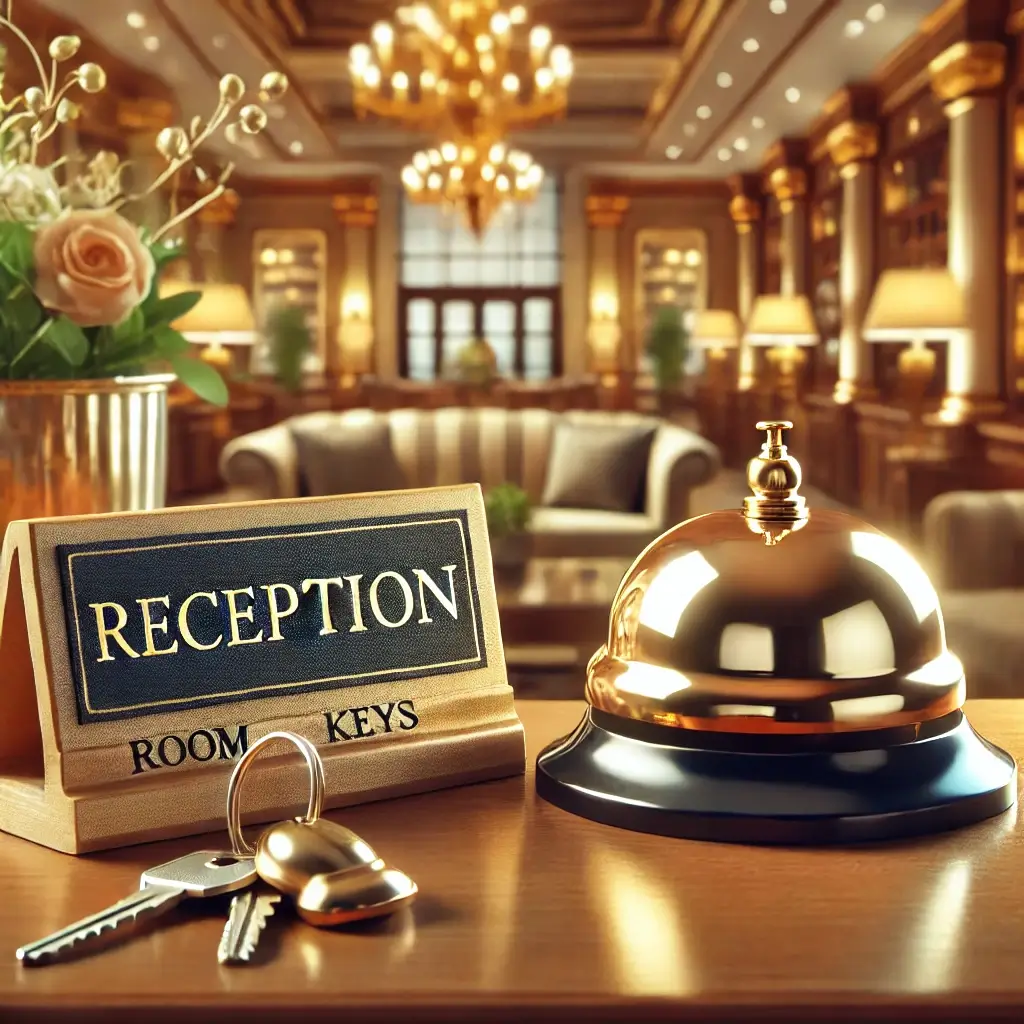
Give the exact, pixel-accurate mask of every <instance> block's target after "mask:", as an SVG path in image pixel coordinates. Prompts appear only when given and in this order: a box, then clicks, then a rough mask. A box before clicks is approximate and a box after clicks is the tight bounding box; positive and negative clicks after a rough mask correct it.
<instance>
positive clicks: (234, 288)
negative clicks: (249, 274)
mask: <svg viewBox="0 0 1024 1024" xmlns="http://www.w3.org/2000/svg"><path fill="white" fill-rule="evenodd" d="M182 292H202V296H203V297H202V298H201V299H200V300H199V302H198V303H196V305H195V306H194V307H193V308H192V309H191V310H189V312H187V313H186V314H185V315H184V316H182V317H179V318H178V319H177V320H175V321H174V323H173V324H172V325H171V326H172V327H173V328H174V329H175V330H176V331H180V332H181V333H182V334H183V335H184V336H185V337H186V338H188V340H189V341H192V342H196V343H198V344H205V345H252V344H254V343H255V341H256V318H255V317H254V316H253V312H252V306H251V305H250V304H249V296H248V295H246V293H245V289H244V288H243V287H242V286H241V285H238V284H220V283H217V282H212V281H203V282H193V281H167V282H165V283H164V284H162V285H161V286H160V295H161V297H162V298H168V297H170V296H172V295H180V294H181V293H182Z"/></svg>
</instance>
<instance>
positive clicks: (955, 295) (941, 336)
mask: <svg viewBox="0 0 1024 1024" xmlns="http://www.w3.org/2000/svg"><path fill="white" fill-rule="evenodd" d="M966 326H967V310H966V307H965V304H964V293H963V289H962V288H961V287H960V284H959V283H958V282H957V280H956V278H955V277H953V275H952V274H951V273H950V272H949V270H947V269H946V268H945V267H911V268H906V269H902V270H887V271H885V273H884V274H882V276H881V277H880V278H879V279H878V284H877V285H876V287H875V294H874V295H872V297H871V305H870V306H869V307H868V315H867V317H866V318H865V319H864V328H863V334H864V337H865V338H866V339H867V340H868V341H917V342H921V341H944V340H945V339H947V338H948V337H949V335H950V334H951V333H952V332H954V331H959V330H963V328H965V327H966Z"/></svg>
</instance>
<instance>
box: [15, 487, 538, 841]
mask: <svg viewBox="0 0 1024 1024" xmlns="http://www.w3.org/2000/svg"><path fill="white" fill-rule="evenodd" d="M430 531H434V532H433V533H431V532H430ZM459 538H461V547H460V546H459V544H460V541H459ZM449 541H450V542H451V543H450V544H449ZM413 542H414V543H413ZM414 549H415V550H416V551H418V552H420V553H419V554H416V555H415V556H413V555H410V556H409V558H404V555H403V552H406V551H407V550H408V551H412V550H414ZM423 552H427V553H428V554H429V553H431V552H434V553H436V555H437V560H438V564H436V565H425V567H424V566H421V565H419V564H417V560H418V561H419V562H424V563H425V562H426V561H427V555H425V554H423ZM334 555H337V557H338V558H339V559H340V560H341V561H344V562H345V564H344V565H342V566H340V567H339V568H338V570H337V572H336V573H335V572H334V570H333V568H332V570H331V574H332V575H336V579H335V580H333V581H331V582H333V583H338V584H339V586H337V587H328V586H327V582H328V581H326V580H323V581H322V583H323V585H322V586H320V585H319V584H318V581H317V580H316V579H315V578H314V577H317V575H318V574H319V577H321V578H322V577H324V576H325V575H326V573H325V572H324V570H323V566H324V565H325V564H327V562H330V560H331V558H332V557H333V556H334ZM161 559H163V561H161ZM304 559H308V560H309V562H310V564H309V565H305V564H303V561H304ZM325 559H326V561H325ZM375 559H376V563H374V560H375ZM388 559H391V561H388ZM133 560H134V561H133ZM360 560H362V562H366V564H367V565H369V567H370V568H369V570H367V571H366V572H365V574H364V573H363V570H364V569H365V566H364V565H363V564H362V563H360V564H356V562H358V561H360ZM440 562H444V565H440ZM374 564H376V568H374ZM385 565H386V566H388V568H381V567H382V566H385ZM168 566H170V568H169V569H168V568H167V567H168ZM69 569H70V572H69ZM285 569H287V570H288V571H290V572H291V576H289V577H288V579H289V580H292V582H289V583H284V582H282V583H276V582H266V581H267V580H274V579H276V577H274V576H273V575H272V574H273V573H274V572H277V573H278V575H279V576H281V575H282V574H283V573H285ZM147 573H148V576H147ZM268 573H270V574H271V575H267V574H268ZM261 574H262V576H261ZM375 574H376V575H375ZM364 575H365V578H364ZM304 577H305V579H304ZM399 577H403V578H404V580H405V582H403V579H400V578H399ZM342 579H345V580H348V581H350V583H349V586H350V587H351V589H352V594H351V595H350V598H349V599H350V600H351V602H352V604H351V607H349V612H350V613H351V612H353V611H354V613H355V619H354V620H353V621H352V622H351V623H349V624H348V628H347V629H345V628H343V624H342V623H341V622H340V621H339V622H336V621H334V620H333V619H332V621H330V622H328V616H329V613H330V609H329V608H328V606H327V603H326V602H327V597H326V596H325V595H327V593H328V591H330V593H331V594H332V595H333V594H334V593H335V591H337V592H338V595H339V596H338V597H337V600H341V596H340V595H341V594H342V592H343V588H342V587H341V586H340V583H341V580H342ZM299 581H302V584H309V585H308V586H306V588H305V590H303V589H302V585H301V584H300V582H299ZM351 581H356V582H351ZM417 585H418V586H417ZM133 587H134V588H137V589H138V593H135V592H133V589H132V588H133ZM147 587H148V590H147ZM274 587H277V588H278V589H277V590H274V589H273V588H274ZM359 587H362V588H363V589H362V590H358V588H359ZM246 588H249V589H252V592H253V593H254V594H256V596H257V597H260V596H261V593H262V594H266V595H268V598H267V600H268V601H269V602H270V603H269V605H267V607H269V609H270V611H269V614H270V617H269V619H268V618H267V617H266V611H267V608H266V607H265V608H264V610H263V612H262V613H261V612H259V611H258V610H256V611H255V612H254V610H253V609H255V608H256V603H255V602H252V603H250V605H249V607H248V609H245V608H244V607H243V603H244V602H245V601H247V598H246V597H244V596H243V597H242V598H238V597H237V595H238V594H243V595H245V594H248V592H249V591H248V590H247V589H246ZM370 589H372V590H373V593H372V595H371V596H372V603H371V602H369V601H368V599H367V593H369V590H370ZM107 591H109V594H107ZM229 591H230V592H231V593H233V594H235V595H236V597H233V598H224V597H222V596H221V595H227V594H228V593H229ZM101 592H102V594H103V595H105V596H104V597H103V599H102V600H99V599H94V598H95V594H100V593H101ZM90 594H93V599H91V598H90ZM183 594H189V595H193V596H194V600H193V601H192V602H191V603H189V602H187V601H186V602H183V601H182V600H181V595H183ZM293 594H295V595H299V597H298V598H297V600H296V601H295V602H292V601H291V600H290V598H291V596H292V595H293ZM176 595H177V596H176ZM195 595H198V596H195ZM108 598H109V599H108ZM321 598H322V599H323V600H322V601H321V602H320V604H317V601H319V600H320V599H321ZM385 598H387V600H385ZM331 600H332V601H334V600H335V597H334V596H332V597H331ZM300 601H301V604H300V603H299V602H300ZM360 601H362V604H360ZM387 601H390V602H391V604H387ZM133 602H137V604H136V603H133ZM275 602H276V603H275ZM403 602H404V605H403ZM265 603H266V602H265ZM182 604H185V606H186V612H185V614H184V616H183V617H182V613H181V611H180V608H181V605H182ZM292 604H295V607H294V608H293V607H292ZM340 607H341V606H340V605H332V606H331V608H333V609H335V611H334V619H337V618H338V617H339V615H340V613H339V612H338V611H337V609H338V608H340ZM118 608H121V609H122V610H123V611H124V614H125V619H126V623H125V624H123V628H118V624H119V622H120V618H119V616H120V615H121V612H119V611H118ZM139 608H141V609H142V611H141V612H139V611H138V609H139ZM175 608H177V609H178V612H177V616H178V617H176V615H175V611H174V609H175ZM203 609H205V610H206V611H205V612H203ZM371 609H372V610H371ZM396 609H397V610H396ZM193 612H194V613H195V614H194V617H191V618H190V613H193ZM204 614H206V615H207V617H206V618H203V615H204ZM140 615H142V625H141V626H139V625H138V624H137V623H136V622H135V619H137V618H139V616H140ZM131 616H134V617H135V618H131ZM216 616H219V618H217V617H216ZM261 616H262V617H261ZM286 617H287V621H285V620H286ZM129 619H130V621H129ZM190 623H191V626H190ZM218 623H220V624H221V625H218ZM399 626H401V627H402V628H399ZM200 627H202V630H203V631H205V632H204V636H203V642H200V641H199V639H198V637H197V636H195V635H193V634H194V633H195V634H197V633H199V632H200ZM316 627H319V628H316ZM328 627H329V628H328ZM182 629H183V630H185V633H181V630H182ZM190 629H191V632H189V630H190ZM217 629H221V633H222V635H215V631H216V630H217ZM257 629H258V630H259V632H258V633H257ZM133 631H134V632H133ZM186 633H187V635H188V637H189V638H190V643H189V644H187V645H186V644H185V643H184V642H183V641H182V637H183V636H184V635H185V634H186ZM76 634H77V635H76ZM143 634H144V636H145V640H143V639H141V638H142V637H143ZM243 634H244V635H243ZM228 638H230V639H228ZM97 640H98V641H99V646H98V647H97V646H96V641H97ZM172 640H173V641H174V642H173V644H172ZM275 640H276V641H278V642H277V643H273V641H275ZM207 641H208V642H207ZM222 641H225V642H223V643H222ZM234 641H237V643H234ZM104 645H105V646H104ZM157 645H159V648H160V649H156V648H157ZM360 645H361V646H360ZM474 645H475V646H474ZM144 647H145V649H143V648H144ZM151 648H152V649H151ZM449 650H450V651H451V652H452V654H451V657H450V658H448V659H447V660H446V655H445V652H446V651H449ZM150 653H152V654H172V653H173V654H174V656H173V657H153V658H147V657H146V655H147V654H150ZM346 658H347V659H349V660H348V662H345V665H347V666H348V667H347V668H346V667H345V665H343V664H342V662H343V661H344V659H346ZM304 659H305V660H304ZM307 662H308V666H314V667H315V668H316V671H311V670H308V667H307ZM207 665H209V666H210V668H209V669H207V668H206V667H205V666H207ZM304 667H307V670H305V671H304ZM104 673H105V674H104ZM117 694H121V695H122V696H121V697H120V698H117V696H116V695H117ZM83 695H84V696H83ZM125 695H127V699H126V698H125ZM512 698H513V695H512V690H511V687H510V686H509V685H508V681H507V678H506V673H505V662H504V655H503V651H502V646H501V635H500V629H499V624H498V610H497V601H496V598H495V593H494V585H493V579H492V571H491V562H490V550H489V545H488V539H487V527H486V521H485V518H484V511H483V502H482V497H481V494H480V489H479V487H478V486H476V485H472V486H459V487H445V488H433V489H429V490H420V491H403V492H396V493H394V494H387V495H353V496H343V497H335V498H307V499H298V500H283V501H268V502H247V503H239V504H230V505H217V506H205V507H195V508H182V509H164V510H161V511H158V512H145V513H131V514H116V515H103V516H76V517H66V518H57V519H37V520H27V521H22V522H16V523H12V524H11V526H10V527H9V529H8V532H7V536H6V538H5V540H4V546H3V554H2V558H0V701H2V703H0V709H2V710H0V830H3V831H5V832H10V833H13V834H15V835H19V836H23V837H24V838H26V839H30V840H33V841H34V842H37V843H41V844H43V845H45V846H49V847H52V848H54V849H57V850H62V851H64V852H67V853H84V852H87V851H92V850H100V849H105V848H109V847H113V846H122V845H128V844H132V843H141V842H148V841H151V840H157V839H164V838H169V837H172V836H182V835H191V834H195V833H200V832H205V831H212V830H216V829H220V828H223V827H224V813H225V796H226V791H227V781H228V777H229V775H230V772H231V769H232V767H233V761H234V760H235V759H236V758H237V757H238V756H240V754H241V753H242V751H243V750H244V749H245V748H246V747H247V745H248V744H249V743H251V742H252V741H253V740H255V739H257V738H258V737H259V736H261V735H263V734H264V733H267V732H271V731H273V730H277V729H287V730H290V731H293V732H297V733H300V734H302V735H305V736H307V737H308V738H309V739H311V740H312V741H313V742H314V743H316V745H317V747H318V748H319V750H320V752H321V755H322V757H323V760H324V766H325V777H326V783H327V793H328V799H327V802H326V803H327V806H328V807H340V806H345V805H350V804H355V803H361V802H366V801H370V800H378V799H384V798H389V797H395V796H401V795H405V794H410V793H416V792H422V791H426V790H430V789H437V788H442V787H446V786H454V785H460V784H463V783H470V782H478V781H483V780H486V779H494V778H500V777H504V776H509V775H515V774H519V773H522V772H523V771H524V769H525V745H524V738H523V731H522V726H521V724H520V722H519V719H518V717H517V715H516V712H515V707H514V704H513V699H512ZM118 700H120V703H118ZM264 762H265V765H264ZM305 800H306V775H305V767H304V765H303V764H302V762H301V761H300V760H299V759H297V758H296V756H295V755H294V754H293V753H291V752H289V751H286V750H284V749H282V753H281V754H280V755H276V756H275V755H274V752H273V751H271V752H270V753H268V754H266V755H264V757H263V758H262V759H261V770H260V773H259V784H258V785H253V786H251V787H249V788H248V790H247V795H246V802H247V804H248V806H247V807H246V817H247V819H248V820H250V821H253V822H258V821H259V822H262V821H269V820H278V819H280V818H283V817H287V816H290V815H293V814H297V813H299V812H300V811H301V809H302V808H303V807H304V806H305V803H304V802H305Z"/></svg>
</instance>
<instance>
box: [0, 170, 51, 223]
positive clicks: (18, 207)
mask: <svg viewBox="0 0 1024 1024" xmlns="http://www.w3.org/2000/svg"><path fill="white" fill-rule="evenodd" d="M62 207H63V204H62V203H61V198H60V186H59V185H58V184H57V179H56V178H54V176H53V174H52V173H51V172H50V171H48V170H46V169H44V168H42V167H36V166H34V165H33V164H11V165H10V166H8V167H2V168H0V221H12V220H13V221H19V222H20V223H22V224H30V225H37V224H49V223H50V222H51V221H54V220H56V219H57V218H58V217H59V216H60V214H61V210H62Z"/></svg>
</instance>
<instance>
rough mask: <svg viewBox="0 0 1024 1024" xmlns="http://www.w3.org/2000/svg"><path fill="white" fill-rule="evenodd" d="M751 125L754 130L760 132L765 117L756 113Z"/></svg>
mask: <svg viewBox="0 0 1024 1024" xmlns="http://www.w3.org/2000/svg"><path fill="white" fill-rule="evenodd" d="M750 127H751V128H753V129H754V131H758V132H759V131H760V130H761V129H762V128H763V127H764V118H763V117H760V116H759V115H757V114H755V115H754V116H753V117H752V118H751V119H750Z"/></svg>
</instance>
